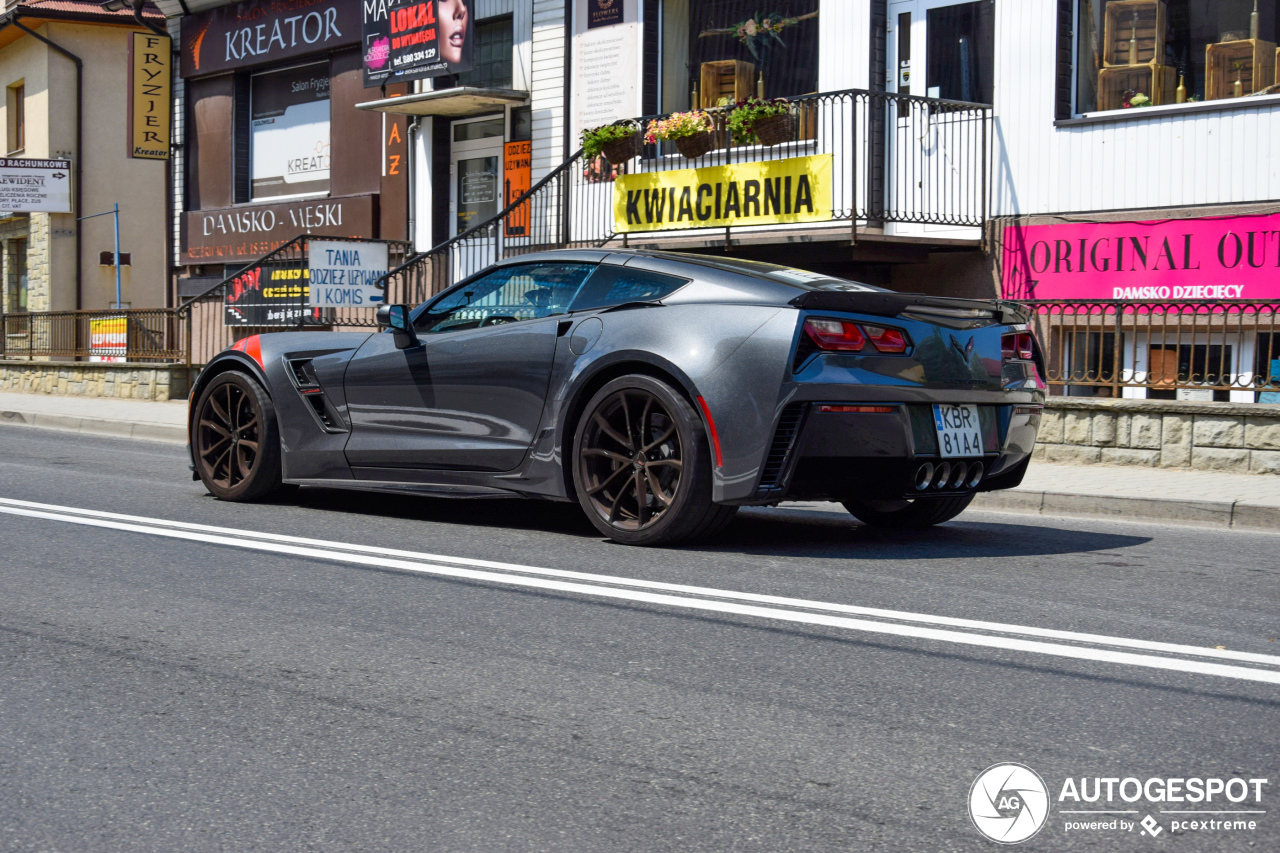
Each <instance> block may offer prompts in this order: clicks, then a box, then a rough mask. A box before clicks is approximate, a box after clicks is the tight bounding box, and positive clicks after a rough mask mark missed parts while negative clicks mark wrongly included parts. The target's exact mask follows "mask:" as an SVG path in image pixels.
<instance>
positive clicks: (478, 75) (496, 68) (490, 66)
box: [458, 15, 512, 89]
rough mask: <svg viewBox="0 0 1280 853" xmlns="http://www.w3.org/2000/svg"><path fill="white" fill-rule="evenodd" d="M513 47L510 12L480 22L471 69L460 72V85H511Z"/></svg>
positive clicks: (508, 87) (492, 86)
mask: <svg viewBox="0 0 1280 853" xmlns="http://www.w3.org/2000/svg"><path fill="white" fill-rule="evenodd" d="M511 51H512V29H511V16H510V15H505V16H503V17H501V18H487V19H485V20H483V21H479V22H477V23H476V43H475V49H474V50H473V51H472V53H471V70H470V71H464V72H462V73H461V74H459V75H458V85H460V86H475V87H476V88H480V89H485V88H488V89H510V88H511Z"/></svg>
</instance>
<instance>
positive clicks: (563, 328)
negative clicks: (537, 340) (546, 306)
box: [556, 320, 573, 338]
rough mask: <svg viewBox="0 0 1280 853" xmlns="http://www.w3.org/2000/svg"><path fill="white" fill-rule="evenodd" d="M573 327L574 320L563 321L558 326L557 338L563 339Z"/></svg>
mask: <svg viewBox="0 0 1280 853" xmlns="http://www.w3.org/2000/svg"><path fill="white" fill-rule="evenodd" d="M572 326H573V321H572V320H561V321H560V322H559V323H557V324H556V337H557V338H563V337H564V335H565V333H566V332H568V331H569V329H570V328H571V327H572Z"/></svg>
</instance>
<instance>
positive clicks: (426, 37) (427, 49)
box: [361, 0, 475, 87]
mask: <svg viewBox="0 0 1280 853" xmlns="http://www.w3.org/2000/svg"><path fill="white" fill-rule="evenodd" d="M472 5H473V4H472V0H361V11H362V15H363V17H362V26H361V36H362V44H363V48H362V49H363V51H364V85H365V86H366V87H372V86H381V85H385V84H387V83H400V82H404V81H406V80H417V79H419V78H423V77H438V76H440V75H443V74H458V73H461V72H463V71H470V70H471V52H472V47H473V45H472V42H473V41H474V39H475V20H474V14H473V9H472Z"/></svg>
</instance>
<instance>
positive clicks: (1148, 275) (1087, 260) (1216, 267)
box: [1001, 214, 1280, 302]
mask: <svg viewBox="0 0 1280 853" xmlns="http://www.w3.org/2000/svg"><path fill="white" fill-rule="evenodd" d="M1001 280H1002V291H1003V295H1004V298H1006V299H1022V300H1030V299H1080V300H1112V299H1117V300H1122V301H1126V302H1166V301H1181V300H1192V301H1195V300H1206V299H1207V300H1222V299H1276V298H1280V214H1270V215H1262V216H1229V217H1221V218H1204V219H1173V220H1163V221H1158V222H1101V223H1069V224H1062V225H1029V226H1020V225H1015V226H1009V227H1007V228H1005V229H1004V250H1003V253H1002V269H1001Z"/></svg>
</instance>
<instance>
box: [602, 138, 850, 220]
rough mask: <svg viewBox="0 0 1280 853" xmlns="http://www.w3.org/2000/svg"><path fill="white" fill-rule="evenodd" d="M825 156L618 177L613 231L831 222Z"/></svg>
mask: <svg viewBox="0 0 1280 853" xmlns="http://www.w3.org/2000/svg"><path fill="white" fill-rule="evenodd" d="M831 186H832V185H831V155H830V154H821V155H818V156H815V157H792V158H790V159H787V160H769V161H764V162H755V163H735V164H733V165H729V166H712V167H708V168H705V169H680V170H678V171H674V172H645V173H642V174H638V175H624V176H622V177H620V178H618V179H617V180H616V181H615V182H614V190H613V217H614V230H615V231H618V232H623V231H668V230H673V229H681V228H723V227H725V226H731V227H740V226H744V225H780V224H785V223H790V222H824V221H826V220H828V219H831V215H832V214H831V205H832V201H831V198H832V196H831Z"/></svg>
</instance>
